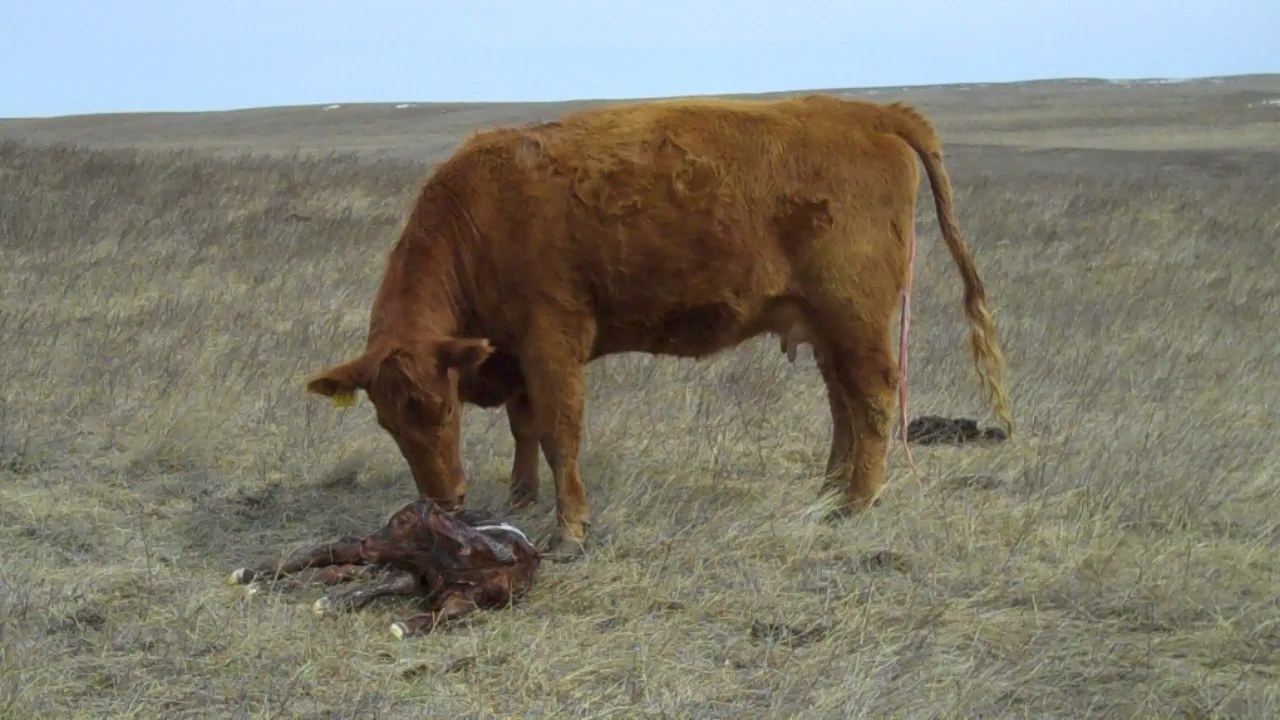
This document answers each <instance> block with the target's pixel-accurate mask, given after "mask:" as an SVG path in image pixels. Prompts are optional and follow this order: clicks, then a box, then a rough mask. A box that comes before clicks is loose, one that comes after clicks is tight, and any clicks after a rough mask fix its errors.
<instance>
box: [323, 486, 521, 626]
mask: <svg viewBox="0 0 1280 720" xmlns="http://www.w3.org/2000/svg"><path fill="white" fill-rule="evenodd" d="M343 540H344V541H345V542H346V544H345V545H344V550H345V551H349V550H350V547H351V543H350V540H351V538H344V539H343ZM312 559H314V556H313V558H312ZM326 559H328V557H325V558H321V560H326ZM347 559H349V556H345V557H342V558H340V559H338V562H342V561H344V560H347ZM359 561H360V562H362V563H368V564H372V565H386V566H390V567H391V568H394V569H395V570H396V571H398V572H396V573H395V574H394V575H392V576H391V578H390V579H388V580H386V581H384V582H382V583H379V584H376V585H371V586H367V587H359V588H355V589H352V590H349V591H346V592H342V593H336V594H334V595H331V596H327V597H322V598H320V599H319V600H317V601H316V603H315V605H314V606H313V610H314V611H315V612H316V613H317V614H324V613H326V612H330V611H333V610H354V609H358V608H361V607H364V606H365V605H368V604H369V603H370V602H372V601H373V600H374V599H376V598H380V597H387V596H391V595H425V596H427V598H428V602H429V607H430V609H429V610H428V611H427V612H425V613H421V614H418V615H414V616H413V617H410V618H408V619H407V620H404V621H402V622H396V623H394V624H392V626H391V631H392V632H393V633H394V634H395V635H396V636H397V637H400V638H405V637H409V636H411V635H418V634H422V633H426V632H430V631H431V630H432V629H434V628H435V627H436V626H438V625H440V624H441V623H444V622H446V621H448V620H452V619H456V618H459V617H461V616H463V615H466V614H468V613H471V612H473V611H475V610H477V609H479V608H491V607H500V606H503V605H507V604H509V603H510V602H512V601H514V600H515V599H516V598H518V597H519V596H520V595H522V594H524V592H525V591H527V590H528V589H529V588H530V587H531V586H532V585H533V577H534V575H535V573H536V572H537V570H538V566H539V564H540V562H541V555H540V553H539V552H538V550H537V548H536V547H535V546H534V545H533V544H532V543H531V542H530V541H529V539H528V538H527V537H526V536H525V534H524V533H523V532H521V531H520V530H519V529H518V528H516V527H515V526H513V525H511V524H509V523H507V522H505V521H503V520H502V519H501V518H499V517H497V516H496V515H492V514H490V513H486V512H483V511H480V510H456V511H452V512H446V511H445V510H443V509H441V507H440V506H439V505H437V504H435V503H433V502H431V501H430V500H418V501H416V502H412V503H409V504H408V505H405V506H404V507H403V508H401V509H400V510H399V511H397V512H396V513H395V514H394V515H392V516H391V519H390V520H389V521H388V522H387V524H386V525H384V526H383V527H382V528H380V529H379V530H377V531H375V532H374V533H372V534H370V535H369V536H367V537H365V538H363V539H362V540H360V541H359ZM341 567H347V565H342V566H341Z"/></svg>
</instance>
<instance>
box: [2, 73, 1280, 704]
mask: <svg viewBox="0 0 1280 720" xmlns="http://www.w3.org/2000/svg"><path fill="white" fill-rule="evenodd" d="M1180 92H1185V90H1180ZM1277 95H1280V93H1278V94H1277ZM954 112H958V111H954ZM954 112H953V115H952V116H950V117H952V118H953V120H951V121H950V122H953V123H961V122H962V120H963V118H961V116H960V115H958V114H954ZM1274 117H1275V118H1276V119H1277V120H1280V111H1278V112H1276V113H1275V114H1274ZM1273 127H1276V128H1277V129H1278V130H1280V125H1273ZM462 131H463V130H461V129H455V130H451V131H450V132H454V133H455V134H454V135H453V136H452V137H456V133H458V132H462ZM348 132H349V133H351V132H353V131H351V130H349V131H348ZM1147 140H1148V141H1149V140H1150V138H1147ZM1041 144H1043V145H1046V146H1049V145H1052V141H1051V139H1046V138H1044V137H1042V138H1041ZM1146 144H1147V145H1149V144H1150V143H1149V142H1147V143H1146ZM1245 145H1247V144H1246V143H1241V144H1240V146H1245ZM948 162H949V167H950V169H951V172H952V174H953V179H954V180H955V184H956V190H957V203H958V208H959V213H960V223H961V227H962V228H963V230H964V231H965V233H966V236H967V238H968V239H969V242H970V244H971V246H972V247H973V249H974V253H975V256H976V261H977V263H978V267H979V269H980V271H981V273H982V275H983V278H984V280H985V281H986V283H987V287H988V289H989V292H990V294H991V297H992V301H993V307H994V310H995V313H996V322H997V323H998V326H999V329H1000V331H1001V333H1002V340H1003V342H1004V344H1005V350H1006V353H1007V357H1008V361H1009V368H1010V376H1011V385H1010V388H1009V389H1010V397H1011V399H1012V401H1013V403H1014V411H1015V413H1016V416H1015V418H1016V420H1017V421H1018V427H1019V429H1020V434H1019V435H1018V436H1017V437H1016V438H1015V440H1014V441H1013V442H1010V443H1007V444H1003V445H1000V446H996V447H988V448H926V447H917V448H915V449H914V454H915V457H916V461H917V462H918V463H920V465H921V470H922V471H923V473H924V477H923V484H922V485H917V484H916V483H915V482H914V481H913V480H912V479H911V476H910V474H909V473H908V472H907V471H906V469H905V463H904V461H903V457H902V455H901V451H900V448H897V447H896V446H895V447H894V449H893V451H892V455H891V461H890V463H891V466H890V487H889V490H888V491H887V496H886V501H885V503H884V504H883V505H882V506H881V507H880V508H878V509H876V510H875V511H873V512H871V513H869V514H867V515H865V516H864V517H861V518H858V519H855V520H852V521H849V522H847V523H845V524H843V525H826V524H823V523H820V522H818V521H817V519H816V517H815V512H814V511H815V509H816V508H815V506H814V495H815V492H816V490H817V487H818V478H817V473H818V472H819V471H820V469H821V465H822V463H823V461H824V460H825V452H826V444H827V441H828V433H829V418H828V416H827V410H826V403H825V399H824V395H823V391H822V389H821V383H820V380H819V379H818V376H817V372H816V370H815V369H814V368H813V367H812V361H811V359H809V358H808V356H807V355H806V357H805V361H804V362H802V363H798V364H797V366H794V367H793V366H789V365H787V363H786V361H785V359H784V358H783V357H782V356H781V355H780V354H779V353H778V352H777V348H776V344H775V343H774V342H772V341H770V340H764V339H762V340H759V341H756V342H753V343H751V344H750V345H748V346H747V347H743V348H741V349H740V350H738V351H736V352H732V353H728V354H726V355H724V356H721V357H719V358H717V359H716V360H714V361H710V362H706V363H694V362H689V361H677V360H670V359H662V360H655V359H652V358H645V357H619V358H611V359H607V360H604V361H601V362H598V363H597V364H595V365H594V366H592V368H591V370H590V381H591V389H590V398H589V405H588V410H587V412H588V417H587V422H588V436H587V438H586V441H585V449H584V452H583V458H582V463H583V472H584V477H585V478H586V480H587V483H588V488H589V492H590V497H591V500H592V503H593V508H594V510H595V514H596V517H597V520H598V523H599V527H600V530H601V531H602V533H603V534H604V538H603V541H602V542H603V545H602V546H600V547H599V548H598V549H597V550H596V551H595V553H594V554H593V555H592V556H591V557H589V558H588V559H587V560H584V561H582V562H579V563H576V564H570V565H554V564H549V565H547V566H545V568H544V570H543V572H542V574H541V575H540V577H539V583H538V585H537V586H536V588H535V589H534V591H533V592H532V594H531V595H530V596H529V597H528V598H527V601H526V602H524V603H523V604H521V605H519V606H518V607H515V608H512V609H509V610H502V611H497V612H488V613H483V614H481V615H479V616H476V617H475V618H474V620H473V621H471V622H469V623H467V624H464V625H462V626H460V627H458V628H455V629H453V630H452V631H449V632H445V633H442V634H439V635H435V636H428V637H424V638H418V639H413V640H411V641H408V642H399V641H396V640H395V639H394V638H393V637H392V636H391V634H390V633H389V632H388V631H387V626H388V624H389V623H390V621H391V620H393V619H397V618H399V617H402V616H403V615H405V614H406V613H407V612H409V606H408V603H407V602H405V601H388V602H386V603H383V604H380V605H375V606H374V607H372V608H370V609H367V610H365V611H362V612H359V613H356V614H351V615H344V616H340V617H336V618H333V617H326V618H317V617H314V616H313V615H312V614H311V613H310V611H309V605H310V601H311V600H312V599H314V598H315V597H318V595H319V594H320V592H321V589H320V588H314V587H312V588H304V589H301V590H296V589H295V590H290V589H286V588H283V587H279V588H276V589H275V590H274V591H268V592H263V593H259V594H257V595H253V596H246V595H245V594H244V593H243V592H242V591H241V590H239V589H236V588H229V587H228V586H226V585H225V584H224V578H225V576H226V574H227V572H228V571H229V570H230V569H231V568H233V567H236V566H238V565H242V564H245V563H246V562H248V561H254V560H258V559H260V558H264V557H269V556H272V555H274V554H278V553H282V552H285V551H287V550H289V549H293V548H297V547H300V546H302V545H304V544H308V543H310V542H314V541H317V540H322V539H326V538H328V537H330V536H332V535H335V534H338V533H342V532H363V531H366V530H369V529H371V528H372V527H374V526H375V525H377V524H379V523H380V522H381V521H382V520H383V519H384V518H385V516H386V515H387V514H389V512H390V511H391V510H393V509H394V508H396V507H398V506H399V505H400V504H401V503H402V502H404V501H405V500H406V499H408V498H409V497H410V496H411V495H412V492H413V491H412V482H411V480H410V479H409V477H408V471H407V468H406V467H405V465H404V463H403V461H402V460H401V458H400V457H399V455H398V453H397V452H396V449H395V446H394V444H393V443H392V442H391V440H390V439H389V438H388V437H387V436H386V435H385V434H384V433H383V432H382V431H381V430H380V429H379V428H378V427H377V426H376V424H375V423H374V421H373V419H372V415H371V408H370V405H369V404H368V403H367V402H364V403H362V404H361V405H359V406H358V407H357V408H356V409H355V410H351V411H346V412H339V411H336V410H334V409H332V408H331V407H329V406H328V405H327V404H325V403H324V402H322V401H320V400H318V399H315V398H309V397H307V396H305V395H304V393H303V391H302V378H303V376H304V375H305V374H307V373H309V372H311V371H313V370H316V369H318V368H322V367H325V366H327V365H328V364H329V363H332V362H334V361H337V360H341V359H343V358H345V357H347V356H348V355H350V353H352V352H354V351H356V350H357V349H358V348H359V347H360V346H361V342H362V338H363V334H364V331H365V321H366V317H367V312H368V307H369V302H370V299H371V297H372V293H373V290H374V288H375V287H376V283H377V281H378V278H379V275H380V273H381V270H382V267H383V262H384V259H385V253H386V251H387V250H388V249H389V247H390V244H391V243H392V242H393V238H394V235H395V232H396V230H397V229H398V226H399V223H400V222H401V217H402V213H403V212H404V210H405V209H406V208H407V206H408V203H409V201H410V199H411V197H412V194H413V192H414V190H415V189H416V184H417V182H418V180H419V179H420V178H421V177H422V175H423V174H424V173H425V171H426V169H427V168H426V166H424V165H423V164H421V163H410V162H407V161H394V160H380V161H376V162H375V161H358V160H357V159H355V158H351V157H338V156H334V157H310V158H290V157H279V156H273V157H267V156H229V157H219V156H216V155H213V154H210V153H208V152H203V151H202V152H196V151H182V152H173V151H165V152H159V151H155V152H152V151H133V150H127V149H109V148H97V149H76V148H67V147H44V146H37V145H30V144H21V143H16V142H3V143H0V185H3V187H4V188H5V193H4V195H3V196H2V197H0V251H2V252H3V256H2V257H3V263H0V282H2V284H3V287H4V292H3V299H2V300H0V367H2V368H3V370H4V378H5V382H4V383H3V385H2V386H0V516H2V517H3V523H0V542H2V543H3V545H4V548H5V552H4V559H3V565H2V566H0V716H3V717H166V718H182V717H305V718H330V717H334V718H336V717H344V718H345V717H415V718H416V717H428V716H429V717H492V716H499V717H504V716H522V717H543V716H552V715H557V714H558V716H562V717H563V716H572V717H594V716H625V717H658V716H664V717H677V716H678V717H700V718H701V717H706V718H715V717H734V718H741V717H784V716H804V717H849V716H858V717H860V716H877V717H885V716H894V717H979V716H981V717H994V716H1001V717H1003V716H1019V717H1021V716H1035V717H1103V716H1105V717H1130V716H1135V715H1137V716H1142V717H1205V716H1219V715H1220V716H1224V717H1225V716H1231V717H1244V716H1248V717H1275V716H1276V715H1277V708H1278V707H1280V599H1277V587H1280V576H1278V574H1277V571H1278V570H1280V559H1278V558H1280V553H1278V552H1277V546H1278V545H1280V529H1278V528H1280V482H1278V480H1280V451H1277V450H1276V445H1275V443H1274V427H1275V418H1276V417H1278V416H1280V373H1277V371H1276V368H1277V365H1276V352H1277V348H1278V347H1280V331H1278V330H1277V327H1278V325H1277V323H1276V320H1275V318H1276V317H1277V315H1280V281H1278V280H1277V273H1276V271H1275V270H1276V268H1277V267H1280V263H1278V262H1277V257H1276V254H1277V251H1276V247H1277V239H1280V158H1278V157H1277V156H1276V155H1274V154H1267V153H1249V152H1243V151H1240V150H1237V151H1235V152H1234V153H1229V152H1218V151H1200V152H1194V153H1193V152H1174V151H1158V152H1157V151H1147V152H1128V153H1125V152H1110V151H1100V150H1084V149H1078V150H1070V151H1066V150H1062V151H1047V152H1041V153H1024V152H1019V151H1016V150H1011V149H1007V148H1000V147H978V146H961V145H955V146H953V147H952V149H951V151H950V157H949V160H948ZM927 192H928V191H927V189H925V190H923V193H924V194H923V195H922V200H923V202H922V204H921V205H922V206H921V209H920V211H919V217H920V228H919V231H920V237H921V247H920V257H919V266H918V268H917V272H916V288H917V293H918V294H917V297H916V301H915V308H916V315H915V321H914V325H913V334H912V352H913V356H912V368H913V383H912V400H911V403H912V404H911V412H912V414H913V415H916V414H921V413H935V414H943V415H970V416H979V415H980V412H981V408H980V406H979V405H978V403H977V399H976V398H977V395H976V382H975V377H974V373H973V370H972V368H971V367H970V366H969V364H968V363H969V360H968V355H967V352H966V349H965V346H964V341H963V338H964V328H963V325H962V314H961V309H960V288H959V281H958V278H957V277H956V273H955V270H954V268H953V266H952V265H951V262H950V260H949V258H948V257H947V255H946V253H945V251H944V250H943V248H942V245H941V242H940V240H939V237H938V234H937V228H936V224H935V223H934V221H933V218H932V211H931V209H930V208H931V205H932V201H931V200H930V199H929V197H928V194H927ZM298 216H303V217H305V218H308V219H305V220H304V219H300V218H299V217H298ZM465 423H466V426H465V430H464V432H465V447H464V453H465V461H466V463H467V469H468V472H469V474H470V475H471V477H472V495H471V497H472V499H473V500H472V502H474V503H475V504H477V505H480V506H485V507H498V506H499V504H500V503H501V501H502V500H503V499H504V498H505V477H506V473H507V470H508V468H509V463H510V458H511V452H512V443H511V440H510V437H509V434H508V431H507V429H506V421H505V419H504V417H503V415H502V413H501V412H500V411H493V412H489V411H481V410H477V409H474V408H473V409H470V410H469V411H468V413H467V416H466V421H465ZM1268 448H1271V449H1268ZM544 483H549V478H548V477H547V473H546V471H545V468H544ZM551 512H552V509H551V499H550V493H549V492H545V493H544V498H543V500H542V501H541V502H540V503H539V505H538V506H537V507H536V509H534V510H533V511H531V512H529V513H528V514H525V515H522V516H520V517H519V518H518V522H519V523H520V524H521V525H523V526H525V527H527V528H530V529H532V530H535V531H538V532H545V531H546V530H548V529H549V528H550V527H551V523H552V516H551ZM884 551H888V552H889V553H891V554H892V556H893V557H894V558H897V559H898V560H900V562H888V563H884V562H877V559H883V558H884V557H886V556H885V555H884V554H883V552H884ZM268 590H270V588H268ZM786 628H790V629H791V630H792V631H794V632H792V633H791V634H790V635H789V634H788V633H787V632H785V629H786Z"/></svg>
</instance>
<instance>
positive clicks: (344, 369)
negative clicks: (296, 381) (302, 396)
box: [307, 355, 373, 407]
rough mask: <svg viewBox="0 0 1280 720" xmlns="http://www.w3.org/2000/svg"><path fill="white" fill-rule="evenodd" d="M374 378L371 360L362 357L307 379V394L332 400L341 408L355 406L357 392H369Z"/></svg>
mask: <svg viewBox="0 0 1280 720" xmlns="http://www.w3.org/2000/svg"><path fill="white" fill-rule="evenodd" d="M372 378H373V373H372V363H371V361H370V358H369V357H368V356H365V355H362V356H360V357H358V358H356V359H355V360H352V361H350V362H345V363H343V364H341V365H334V366H333V367H331V368H329V369H328V370H325V371H323V372H319V373H316V374H315V375H312V376H311V377H309V378H307V392H310V393H314V394H316V395H323V396H325V397H327V398H330V399H332V400H333V404H334V405H338V406H339V407H341V406H346V405H354V404H355V400H356V390H358V389H359V390H368V389H369V382H370V381H371V380H372Z"/></svg>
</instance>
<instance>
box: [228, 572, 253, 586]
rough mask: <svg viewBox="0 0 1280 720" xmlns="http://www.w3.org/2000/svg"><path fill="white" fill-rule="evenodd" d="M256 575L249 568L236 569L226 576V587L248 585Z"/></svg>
mask: <svg viewBox="0 0 1280 720" xmlns="http://www.w3.org/2000/svg"><path fill="white" fill-rule="evenodd" d="M255 574H256V573H254V572H253V570H251V569H249V568H236V569H235V570H232V571H231V574H230V575H228V576H227V584H228V585H248V584H249V583H251V582H253V578H254V575H255Z"/></svg>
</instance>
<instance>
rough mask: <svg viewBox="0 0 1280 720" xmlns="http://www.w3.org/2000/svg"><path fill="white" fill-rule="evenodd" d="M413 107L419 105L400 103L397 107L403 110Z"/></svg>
mask: <svg viewBox="0 0 1280 720" xmlns="http://www.w3.org/2000/svg"><path fill="white" fill-rule="evenodd" d="M411 107H417V105H414V104H413V103H400V104H399V105H397V106H396V109H397V110H403V109H405V108H411Z"/></svg>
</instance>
